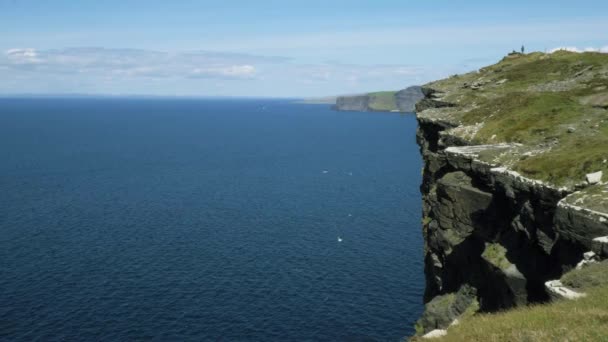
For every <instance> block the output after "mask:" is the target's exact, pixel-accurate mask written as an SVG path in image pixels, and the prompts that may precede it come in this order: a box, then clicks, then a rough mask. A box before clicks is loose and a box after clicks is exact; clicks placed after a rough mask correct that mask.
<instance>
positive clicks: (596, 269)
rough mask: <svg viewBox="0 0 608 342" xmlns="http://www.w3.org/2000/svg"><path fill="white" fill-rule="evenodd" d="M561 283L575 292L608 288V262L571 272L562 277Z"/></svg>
mask: <svg viewBox="0 0 608 342" xmlns="http://www.w3.org/2000/svg"><path fill="white" fill-rule="evenodd" d="M561 282H562V284H564V285H565V286H567V287H570V288H572V289H575V290H586V289H589V288H593V287H598V286H608V260H605V261H603V262H598V263H595V264H591V265H588V266H587V267H584V268H582V269H580V270H573V271H570V272H568V273H566V274H565V275H564V276H563V277H562V279H561Z"/></svg>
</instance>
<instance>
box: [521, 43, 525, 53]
mask: <svg viewBox="0 0 608 342" xmlns="http://www.w3.org/2000/svg"><path fill="white" fill-rule="evenodd" d="M525 52H526V48H525V47H524V46H523V45H522V46H521V54H522V55H523V54H524V53H525Z"/></svg>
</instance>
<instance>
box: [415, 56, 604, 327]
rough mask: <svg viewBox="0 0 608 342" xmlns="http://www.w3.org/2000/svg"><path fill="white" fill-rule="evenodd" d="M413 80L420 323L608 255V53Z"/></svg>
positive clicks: (524, 297)
mask: <svg viewBox="0 0 608 342" xmlns="http://www.w3.org/2000/svg"><path fill="white" fill-rule="evenodd" d="M422 92H423V94H424V98H423V99H422V100H421V101H420V102H418V104H417V106H416V109H417V119H418V133H417V141H418V144H419V145H420V150H421V153H422V156H423V159H424V170H423V184H422V186H421V192H422V196H423V234H424V239H425V246H424V247H425V248H424V251H425V256H424V257H425V274H426V283H427V284H426V291H425V296H424V301H425V303H426V311H425V313H424V314H423V316H422V317H421V318H420V320H419V321H418V324H417V327H416V328H417V332H418V334H419V335H424V334H432V333H436V331H440V332H441V331H442V330H444V329H447V328H448V327H449V326H450V325H451V324H453V323H455V322H458V320H459V319H460V320H461V319H463V318H466V317H468V316H470V315H473V314H475V313H476V312H497V311H502V310H505V309H510V308H514V307H517V306H524V305H527V304H534V303H545V302H548V301H550V300H551V299H552V297H553V294H552V292H551V288H550V287H548V285H547V283H549V284H552V283H550V282H551V281H552V280H556V279H560V278H561V277H562V276H563V275H564V274H565V273H566V272H568V271H570V270H572V269H574V268H575V267H576V266H577V264H579V265H580V263H581V261H583V260H585V258H586V259H593V260H592V261H599V260H601V259H605V258H607V257H608V248H606V247H607V246H608V238H605V237H606V236H608V183H605V181H606V180H608V54H601V53H583V54H578V53H571V52H565V51H559V52H555V53H552V54H544V53H532V54H527V55H523V54H511V55H509V56H507V57H505V58H504V59H503V60H502V61H501V62H499V63H498V64H495V65H492V66H489V67H486V68H483V69H481V70H479V71H476V72H472V73H469V74H465V75H458V76H453V77H450V78H448V79H444V80H440V81H436V82H432V83H429V84H427V85H424V86H423V87H422ZM590 256H591V258H590Z"/></svg>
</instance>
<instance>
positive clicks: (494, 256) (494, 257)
mask: <svg viewBox="0 0 608 342" xmlns="http://www.w3.org/2000/svg"><path fill="white" fill-rule="evenodd" d="M481 256H482V257H483V258H484V259H485V260H486V261H488V262H489V263H491V264H492V265H494V266H496V267H498V268H499V269H501V270H504V269H507V268H509V266H511V265H512V264H511V262H509V260H508V259H507V249H506V248H504V247H503V246H501V245H499V244H497V243H486V248H485V250H484V251H483V253H482V254H481Z"/></svg>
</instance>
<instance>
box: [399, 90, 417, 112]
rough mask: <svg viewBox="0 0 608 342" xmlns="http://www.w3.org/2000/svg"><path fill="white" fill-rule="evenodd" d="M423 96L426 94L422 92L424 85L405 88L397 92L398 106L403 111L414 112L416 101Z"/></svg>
mask: <svg viewBox="0 0 608 342" xmlns="http://www.w3.org/2000/svg"><path fill="white" fill-rule="evenodd" d="M423 98H424V94H422V87H420V86H413V87H409V88H405V89H403V90H400V91H398V92H397V93H396V94H395V99H396V103H397V108H398V109H399V111H401V112H414V111H415V110H416V103H417V102H418V101H420V100H421V99H423Z"/></svg>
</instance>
